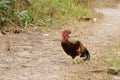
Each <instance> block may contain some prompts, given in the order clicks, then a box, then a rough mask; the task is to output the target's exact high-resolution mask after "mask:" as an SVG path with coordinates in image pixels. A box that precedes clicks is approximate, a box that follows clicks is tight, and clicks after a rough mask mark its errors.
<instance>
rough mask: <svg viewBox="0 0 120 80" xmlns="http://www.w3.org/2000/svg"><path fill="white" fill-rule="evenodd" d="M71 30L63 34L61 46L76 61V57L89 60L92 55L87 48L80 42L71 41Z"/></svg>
mask: <svg viewBox="0 0 120 80" xmlns="http://www.w3.org/2000/svg"><path fill="white" fill-rule="evenodd" d="M70 34H71V31H70V30H64V31H63V32H62V41H61V45H62V48H63V50H64V51H65V52H66V53H67V54H68V55H70V56H71V57H72V59H74V58H75V57H76V56H80V57H84V59H83V60H89V59H90V54H89V51H88V50H87V48H86V47H84V46H83V44H82V43H81V42H80V41H78V40H73V41H71V40H70V36H69V35H70Z"/></svg>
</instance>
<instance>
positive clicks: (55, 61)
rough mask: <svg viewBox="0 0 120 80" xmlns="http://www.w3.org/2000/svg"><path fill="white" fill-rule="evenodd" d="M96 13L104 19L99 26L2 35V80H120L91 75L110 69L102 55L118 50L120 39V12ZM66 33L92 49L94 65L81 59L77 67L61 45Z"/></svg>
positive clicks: (78, 24) (76, 24)
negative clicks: (62, 34)
mask: <svg viewBox="0 0 120 80" xmlns="http://www.w3.org/2000/svg"><path fill="white" fill-rule="evenodd" d="M96 11H97V12H100V13H102V14H103V15H104V18H103V19H102V20H101V21H98V22H96V23H92V22H77V21H72V22H71V23H68V24H66V25H65V26H62V27H61V26H60V27H58V28H54V29H46V30H42V31H40V32H33V31H27V32H24V33H20V34H7V35H2V34H0V80H120V76H117V78H116V76H112V75H108V74H106V73H93V72H91V71H92V70H95V69H106V68H108V66H107V65H106V64H105V63H104V62H103V60H102V59H103V58H104V55H103V54H102V53H103V52H107V51H108V50H109V51H111V50H114V49H116V45H117V44H118V43H119V40H118V39H119V36H120V34H119V33H120V8H104V9H98V8H97V9H96ZM65 29H70V30H71V31H72V33H73V35H74V36H75V37H74V38H77V39H79V40H80V41H81V42H83V44H84V45H85V46H86V47H87V48H88V50H89V51H90V54H91V59H90V61H86V62H84V61H82V59H80V58H79V57H77V58H76V61H77V64H74V63H73V60H72V58H71V57H70V56H68V55H66V54H65V52H64V51H63V49H62V48H61V42H60V40H61V33H62V31H63V30H65ZM111 46H113V47H111Z"/></svg>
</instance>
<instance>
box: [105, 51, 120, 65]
mask: <svg viewBox="0 0 120 80" xmlns="http://www.w3.org/2000/svg"><path fill="white" fill-rule="evenodd" d="M105 58H106V59H105V63H106V64H107V65H108V66H109V67H120V55H119V54H117V51H114V52H113V53H106V54H105Z"/></svg>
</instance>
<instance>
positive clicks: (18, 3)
mask: <svg viewBox="0 0 120 80" xmlns="http://www.w3.org/2000/svg"><path fill="white" fill-rule="evenodd" d="M91 3H92V2H91V0H90V1H89V0H86V1H82V2H79V0H2V1H0V27H2V26H4V25H10V22H12V23H14V24H15V25H17V26H21V27H25V28H26V27H30V26H31V27H44V26H48V27H49V26H50V27H51V26H53V27H56V26H58V25H61V24H65V23H66V22H67V21H69V20H71V19H74V18H78V17H81V16H86V17H91V16H93V13H92V11H91V10H90V8H89V5H90V4H91Z"/></svg>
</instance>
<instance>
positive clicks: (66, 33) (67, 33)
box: [62, 30, 71, 40]
mask: <svg viewBox="0 0 120 80" xmlns="http://www.w3.org/2000/svg"><path fill="white" fill-rule="evenodd" d="M69 34H71V31H70V30H64V31H63V32H62V37H63V40H67V39H68V38H69Z"/></svg>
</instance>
